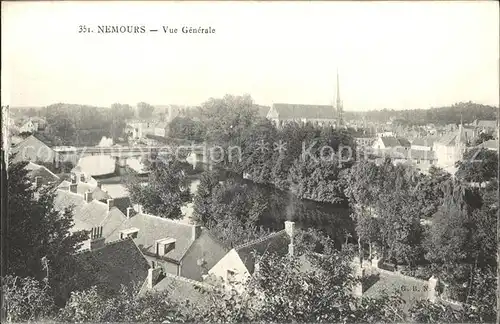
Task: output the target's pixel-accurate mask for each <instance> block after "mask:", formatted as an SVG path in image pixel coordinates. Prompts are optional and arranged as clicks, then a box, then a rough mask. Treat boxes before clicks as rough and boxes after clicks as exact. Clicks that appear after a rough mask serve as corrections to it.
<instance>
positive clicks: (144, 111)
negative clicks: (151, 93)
mask: <svg viewBox="0 0 500 324" xmlns="http://www.w3.org/2000/svg"><path fill="white" fill-rule="evenodd" d="M154 110H155V107H153V106H151V105H150V104H148V103H145V102H139V103H138V104H137V112H138V115H139V117H140V118H144V119H148V118H151V117H152V116H153V111H154Z"/></svg>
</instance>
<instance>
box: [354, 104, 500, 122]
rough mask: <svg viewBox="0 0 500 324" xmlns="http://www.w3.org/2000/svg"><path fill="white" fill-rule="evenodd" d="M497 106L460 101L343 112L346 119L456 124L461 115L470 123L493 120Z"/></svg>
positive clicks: (496, 113) (496, 112)
mask: <svg viewBox="0 0 500 324" xmlns="http://www.w3.org/2000/svg"><path fill="white" fill-rule="evenodd" d="M498 111H499V108H497V107H492V106H487V105H481V104H476V103H473V102H460V103H456V104H453V105H451V106H447V107H439V108H430V109H410V110H388V109H383V110H372V111H367V112H352V111H351V112H349V111H347V112H346V113H345V116H346V119H348V120H352V119H357V120H359V119H362V118H363V117H365V118H366V119H367V120H369V121H373V122H381V123H385V122H387V121H389V120H391V119H392V120H397V121H399V122H400V123H401V124H409V125H425V124H429V123H432V124H437V125H446V124H458V123H460V118H461V116H462V117H463V121H464V123H466V124H467V123H471V122H473V121H474V120H476V119H484V120H494V119H497V117H498Z"/></svg>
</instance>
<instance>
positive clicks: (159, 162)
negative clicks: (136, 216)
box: [125, 157, 191, 219]
mask: <svg viewBox="0 0 500 324" xmlns="http://www.w3.org/2000/svg"><path fill="white" fill-rule="evenodd" d="M151 159H152V160H153V161H152V162H150V163H146V169H147V170H148V171H149V174H148V181H147V183H143V182H142V180H141V179H139V178H138V177H136V176H135V175H132V176H130V177H129V178H128V179H127V180H125V185H126V186H127V188H128V191H129V193H130V199H131V200H132V201H133V202H134V203H137V204H140V205H142V208H143V210H144V211H145V212H147V213H150V214H154V215H157V216H161V217H165V218H171V219H180V218H182V212H181V206H182V205H183V204H184V203H186V202H189V201H190V199H191V194H190V191H189V187H188V185H187V181H186V176H185V173H184V171H183V170H182V165H183V164H182V163H181V162H179V161H178V159H176V158H172V159H161V158H160V157H152V158H151Z"/></svg>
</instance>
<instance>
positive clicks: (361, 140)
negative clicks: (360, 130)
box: [354, 136, 376, 147]
mask: <svg viewBox="0 0 500 324" xmlns="http://www.w3.org/2000/svg"><path fill="white" fill-rule="evenodd" d="M354 140H355V142H356V145H358V146H362V147H372V146H373V143H374V142H375V141H376V138H375V137H372V136H366V137H355V138H354Z"/></svg>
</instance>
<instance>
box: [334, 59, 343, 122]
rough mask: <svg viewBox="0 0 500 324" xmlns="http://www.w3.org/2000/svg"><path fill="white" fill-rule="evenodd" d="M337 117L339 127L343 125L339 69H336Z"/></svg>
mask: <svg viewBox="0 0 500 324" xmlns="http://www.w3.org/2000/svg"><path fill="white" fill-rule="evenodd" d="M335 108H336V109H337V117H338V123H339V126H340V125H343V124H344V107H343V105H342V101H341V100H340V81H339V69H338V68H337V102H336V107H335Z"/></svg>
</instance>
